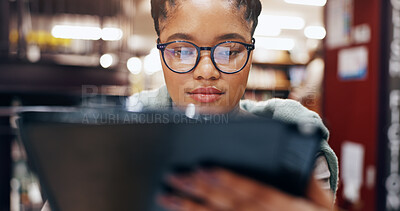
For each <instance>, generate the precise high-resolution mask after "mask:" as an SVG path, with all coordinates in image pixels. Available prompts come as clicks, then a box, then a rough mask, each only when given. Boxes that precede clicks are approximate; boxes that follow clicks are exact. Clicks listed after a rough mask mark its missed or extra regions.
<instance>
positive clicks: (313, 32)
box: [304, 26, 326, 40]
mask: <svg viewBox="0 0 400 211" xmlns="http://www.w3.org/2000/svg"><path fill="white" fill-rule="evenodd" d="M304 35H305V36H306V37H307V38H310V39H317V40H322V39H324V38H325V36H326V30H325V28H324V27H322V26H307V27H306V28H305V29H304Z"/></svg>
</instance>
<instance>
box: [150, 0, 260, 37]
mask: <svg viewBox="0 0 400 211" xmlns="http://www.w3.org/2000/svg"><path fill="white" fill-rule="evenodd" d="M178 1H183V0H151V16H152V17H153V20H154V27H155V30H156V32H157V35H158V36H160V20H162V19H166V18H167V17H168V12H169V9H170V8H174V7H175V6H177V4H178ZM227 1H229V2H230V3H232V4H234V6H236V7H237V9H238V10H240V9H242V8H244V9H245V12H244V20H246V21H247V22H248V23H252V27H251V35H252V36H253V35H254V31H255V29H256V27H257V24H258V16H259V15H260V13H261V2H260V0H227ZM167 3H168V7H169V8H167Z"/></svg>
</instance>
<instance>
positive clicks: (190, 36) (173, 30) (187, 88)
mask: <svg viewBox="0 0 400 211" xmlns="http://www.w3.org/2000/svg"><path fill="white" fill-rule="evenodd" d="M169 11H170V13H169V14H168V18H167V19H165V20H160V21H161V22H160V29H161V31H160V41H161V43H167V42H171V41H177V40H184V41H189V42H192V43H194V44H196V45H197V46H199V47H213V46H215V45H216V44H218V43H221V42H224V41H239V42H244V43H249V44H251V30H250V28H251V26H250V24H249V23H248V22H247V21H245V20H244V19H243V11H239V10H238V9H237V8H236V7H235V6H233V5H232V4H230V3H229V1H226V0H183V1H179V4H178V5H177V6H175V7H174V8H173V9H171V10H169ZM161 59H162V58H161ZM251 59H252V56H251V55H250V58H249V62H248V63H247V65H246V66H245V67H244V68H243V70H242V71H240V72H238V73H235V74H226V73H221V72H219V71H218V70H217V69H216V68H215V66H214V65H213V63H212V60H211V57H210V51H207V50H204V51H201V57H200V61H199V63H198V65H197V67H196V68H195V69H194V70H193V71H191V72H189V73H184V74H178V73H174V72H172V71H171V70H170V69H169V68H168V67H167V66H166V65H165V63H164V62H162V64H163V71H164V77H165V81H166V85H167V88H168V92H169V94H170V96H171V98H172V100H173V102H174V103H175V105H176V106H178V107H179V108H181V109H184V108H186V106H187V105H188V104H195V105H196V108H197V109H198V110H197V111H198V112H200V113H208V114H213V113H214V114H215V113H227V112H229V111H231V110H232V109H234V108H235V107H236V106H237V105H238V103H239V101H240V98H241V97H242V96H243V93H244V91H245V88H246V85H247V78H248V75H249V70H250V66H251Z"/></svg>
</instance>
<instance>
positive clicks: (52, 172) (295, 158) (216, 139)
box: [17, 109, 322, 211]
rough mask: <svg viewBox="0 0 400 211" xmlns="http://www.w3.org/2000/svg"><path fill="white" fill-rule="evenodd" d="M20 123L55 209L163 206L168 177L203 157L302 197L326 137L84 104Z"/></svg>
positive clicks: (264, 123)
mask: <svg viewBox="0 0 400 211" xmlns="http://www.w3.org/2000/svg"><path fill="white" fill-rule="evenodd" d="M17 122H18V127H19V134H20V139H21V140H22V142H23V144H24V145H25V148H26V151H27V155H28V160H29V165H30V166H31V168H32V170H33V171H34V172H35V173H36V174H37V175H38V177H39V180H40V183H41V186H42V190H43V191H44V194H45V196H46V197H47V198H48V200H49V203H50V206H51V207H52V210H54V211H57V210H61V211H81V210H82V211H87V210H96V211H103V210H104V211H106V210H107V211H108V210H135V211H136V210H140V211H145V210H149V211H155V210H162V208H160V207H158V206H157V204H156V203H155V198H156V196H157V194H159V193H160V191H162V186H163V185H162V184H163V178H165V176H166V175H167V174H168V173H171V171H173V170H174V169H177V168H188V169H190V168H196V166H198V165H201V164H202V163H205V162H207V163H208V164H211V165H216V166H220V167H223V168H227V169H230V170H232V171H234V172H237V173H239V174H242V175H244V176H248V177H251V178H253V179H255V180H258V181H260V182H263V183H267V184H270V185H273V186H275V187H277V188H279V189H281V190H283V191H286V192H288V193H290V194H293V195H297V196H302V195H304V194H305V191H306V187H307V185H308V180H309V178H310V177H311V175H312V170H313V166H314V160H315V155H316V153H317V152H318V150H319V146H320V142H321V140H322V138H321V137H322V135H321V134H322V133H321V131H320V130H319V129H317V128H316V127H314V126H312V125H308V126H306V125H294V124H285V123H282V122H279V121H276V120H272V119H266V118H241V119H232V118H231V119H230V118H227V116H224V115H221V116H213V117H211V118H199V119H191V118H187V117H185V116H184V115H182V114H178V113H160V112H146V113H134V112H126V111H123V110H112V111H110V110H108V111H105V110H96V109H90V110H85V109H82V110H80V111H76V112H23V113H21V114H20V118H19V119H18V121H17Z"/></svg>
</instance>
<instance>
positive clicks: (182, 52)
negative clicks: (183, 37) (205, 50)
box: [173, 47, 194, 57]
mask: <svg viewBox="0 0 400 211" xmlns="http://www.w3.org/2000/svg"><path fill="white" fill-rule="evenodd" d="M173 52H174V56H176V57H180V56H192V55H194V51H193V49H189V48H187V47H178V48H175V49H174V50H173Z"/></svg>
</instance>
